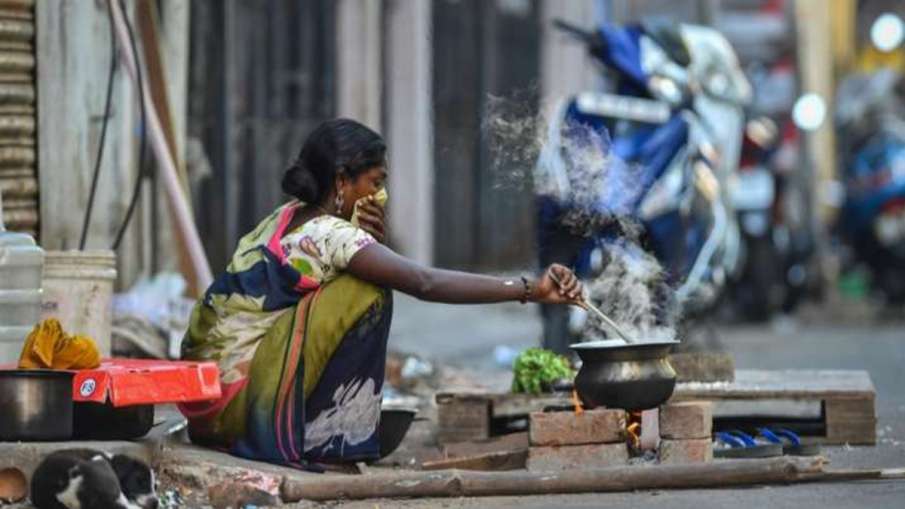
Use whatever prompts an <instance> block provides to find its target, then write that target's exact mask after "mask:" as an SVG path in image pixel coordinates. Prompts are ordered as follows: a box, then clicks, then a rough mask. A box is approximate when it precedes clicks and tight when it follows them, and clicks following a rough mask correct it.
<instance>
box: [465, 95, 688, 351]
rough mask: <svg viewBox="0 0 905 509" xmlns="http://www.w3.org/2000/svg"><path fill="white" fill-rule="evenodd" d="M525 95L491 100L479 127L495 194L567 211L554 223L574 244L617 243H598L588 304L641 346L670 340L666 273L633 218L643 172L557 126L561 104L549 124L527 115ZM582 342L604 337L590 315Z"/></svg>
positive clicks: (603, 143)
mask: <svg viewBox="0 0 905 509" xmlns="http://www.w3.org/2000/svg"><path fill="white" fill-rule="evenodd" d="M523 97H524V94H515V95H514V96H512V97H508V98H507V97H497V96H491V97H489V98H488V101H487V105H486V108H485V116H484V122H483V124H482V128H483V132H484V136H485V140H486V141H487V145H488V147H489V151H490V157H491V159H490V161H491V163H492V165H491V168H492V170H493V172H494V182H495V185H496V186H497V187H505V188H508V189H532V190H533V192H534V193H535V194H538V195H546V196H549V197H552V198H554V199H555V200H556V201H557V202H558V203H560V204H562V205H565V209H566V212H565V213H564V214H563V215H562V217H561V218H560V219H559V223H560V224H561V225H562V227H563V228H564V229H568V231H569V232H571V233H572V234H573V235H576V236H580V237H586V238H590V237H598V236H599V235H598V234H599V232H601V231H603V230H604V229H610V230H612V231H618V232H619V236H618V237H615V238H612V239H609V240H604V241H603V246H602V247H603V251H604V252H605V255H604V259H605V262H606V263H605V264H604V265H603V267H602V269H601V270H600V271H599V274H598V275H597V276H596V277H595V278H594V279H592V280H589V281H585V286H586V288H587V292H588V298H589V299H590V300H591V302H592V303H594V304H595V305H597V306H598V307H600V309H601V310H602V311H603V312H604V313H607V314H608V315H609V316H610V317H611V318H613V319H614V320H615V321H616V322H617V323H618V324H619V325H620V326H621V327H622V328H623V329H625V330H626V332H628V333H629V334H631V335H632V336H634V337H635V338H638V339H639V340H642V341H643V340H649V341H660V340H669V339H673V338H675V324H676V322H677V319H678V311H677V305H676V301H675V298H674V297H673V290H672V289H671V288H670V287H669V285H668V283H667V282H666V274H665V272H664V270H663V269H662V267H661V266H660V264H659V263H658V262H657V260H656V258H654V257H653V256H652V255H651V254H650V253H649V252H647V251H645V250H644V249H642V248H641V235H642V233H643V228H642V226H641V224H640V223H639V222H638V221H637V220H636V219H635V218H634V217H633V214H632V212H633V209H634V204H635V202H636V201H637V200H638V199H639V198H640V196H641V194H642V193H643V192H644V188H643V184H642V179H641V178H640V177H641V175H640V172H641V170H642V168H640V167H638V166H634V165H628V164H625V163H624V162H623V161H621V160H619V159H618V158H617V157H615V156H613V155H612V153H611V150H610V148H611V140H610V138H609V136H608V135H607V134H606V133H601V132H598V131H596V130H594V129H592V128H590V127H589V126H587V125H584V124H577V123H573V124H567V123H563V121H562V117H563V112H564V108H565V106H566V105H559V107H557V108H555V110H554V113H553V115H552V117H551V118H549V119H547V118H545V117H544V116H543V114H539V113H537V112H536V111H534V110H533V109H532V108H531V104H532V103H530V102H528V101H525V100H523V99H522V98H523ZM580 336H581V338H582V339H583V340H589V341H590V340H598V339H604V338H606V337H610V335H609V333H608V332H607V329H606V328H604V327H603V324H602V323H601V322H600V321H599V319H598V318H597V317H596V316H593V315H589V316H587V320H586V322H585V323H584V326H583V328H582V331H581V333H580Z"/></svg>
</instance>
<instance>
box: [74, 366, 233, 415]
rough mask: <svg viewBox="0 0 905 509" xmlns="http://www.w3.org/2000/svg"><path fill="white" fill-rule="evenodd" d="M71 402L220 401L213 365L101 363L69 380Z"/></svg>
mask: <svg viewBox="0 0 905 509" xmlns="http://www.w3.org/2000/svg"><path fill="white" fill-rule="evenodd" d="M72 391H73V395H72V397H73V400H75V401H94V402H97V403H104V402H106V401H108V400H109V401H110V402H111V403H112V404H113V406H114V407H123V406H129V405H147V404H161V403H187V402H191V401H206V400H211V399H217V398H219V397H220V370H219V369H218V368H217V365H216V364H215V363H213V362H189V361H161V360H145V359H105V360H103V361H101V365H100V367H98V368H97V369H89V370H81V371H77V372H76V373H75V377H74V378H73V380H72Z"/></svg>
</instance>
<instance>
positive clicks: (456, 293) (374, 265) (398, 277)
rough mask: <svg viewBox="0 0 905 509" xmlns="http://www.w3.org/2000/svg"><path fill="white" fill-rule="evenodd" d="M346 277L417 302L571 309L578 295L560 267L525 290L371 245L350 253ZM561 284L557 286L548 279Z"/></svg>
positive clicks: (513, 282)
mask: <svg viewBox="0 0 905 509" xmlns="http://www.w3.org/2000/svg"><path fill="white" fill-rule="evenodd" d="M347 271H348V272H349V273H351V274H352V275H354V276H355V277H358V278H360V279H363V280H365V281H368V282H371V283H374V284H376V285H378V286H383V287H388V288H392V289H394V290H398V291H400V292H403V293H407V294H409V295H412V296H413V297H416V298H418V299H421V300H426V301H432V302H446V303H449V304H480V303H490V302H504V301H518V300H522V299H523V298H527V300H529V301H532V302H544V303H550V304H554V303H563V304H567V303H574V302H576V301H577V300H578V299H579V298H580V296H581V292H582V287H581V283H580V282H579V281H578V278H576V277H575V275H574V274H573V273H572V271H570V270H569V269H567V268H566V267H563V266H562V265H551V266H550V268H548V269H547V270H546V271H545V273H544V275H543V277H541V279H540V280H538V281H529V282H528V292H527V295H526V292H525V285H524V283H523V282H522V280H521V279H520V278H500V277H494V276H485V275H480V274H471V273H468V272H460V271H454V270H444V269H435V268H432V267H425V266H423V265H420V264H418V263H415V262H414V261H412V260H409V259H408V258H405V257H404V256H400V255H399V254H397V253H395V252H393V251H392V250H391V249H389V248H388V247H386V246H384V245H383V244H376V243H375V244H372V245H370V246H368V247H365V248H363V249H362V250H361V251H359V252H358V253H356V254H355V255H354V256H353V257H352V260H351V261H350V262H349V266H348V267H347ZM551 273H552V274H553V277H554V278H556V279H557V280H558V281H560V282H561V284H562V286H561V287H560V286H558V285H557V284H556V283H554V281H553V279H552V278H551Z"/></svg>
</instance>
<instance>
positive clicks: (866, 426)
mask: <svg viewBox="0 0 905 509" xmlns="http://www.w3.org/2000/svg"><path fill="white" fill-rule="evenodd" d="M823 443H825V444H837V445H838V444H851V445H876V443H877V420H876V419H870V418H868V419H863V420H852V421H833V422H827V423H826V437H825V439H824V441H823Z"/></svg>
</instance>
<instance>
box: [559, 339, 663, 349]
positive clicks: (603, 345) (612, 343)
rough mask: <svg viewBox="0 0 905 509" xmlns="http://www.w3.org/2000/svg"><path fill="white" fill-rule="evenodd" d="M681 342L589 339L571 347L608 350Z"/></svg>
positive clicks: (570, 346)
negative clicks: (629, 341) (633, 341)
mask: <svg viewBox="0 0 905 509" xmlns="http://www.w3.org/2000/svg"><path fill="white" fill-rule="evenodd" d="M679 343H680V342H679V341H677V340H675V339H672V340H667V341H664V340H644V339H639V340H638V342H637V343H626V342H625V341H623V340H621V339H602V340H597V341H587V342H584V343H572V344H571V345H569V348H571V349H573V350H606V349H613V348H632V347H641V346H667V345H669V346H671V345H678V344H679Z"/></svg>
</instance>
